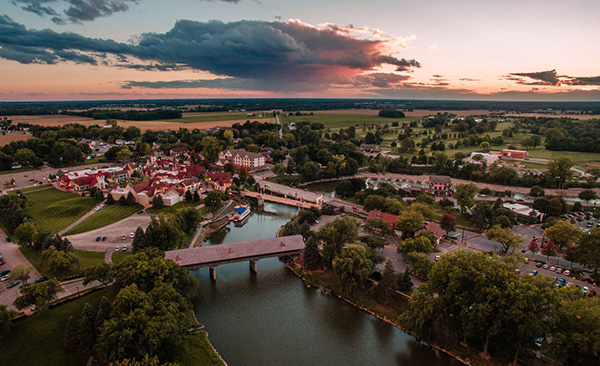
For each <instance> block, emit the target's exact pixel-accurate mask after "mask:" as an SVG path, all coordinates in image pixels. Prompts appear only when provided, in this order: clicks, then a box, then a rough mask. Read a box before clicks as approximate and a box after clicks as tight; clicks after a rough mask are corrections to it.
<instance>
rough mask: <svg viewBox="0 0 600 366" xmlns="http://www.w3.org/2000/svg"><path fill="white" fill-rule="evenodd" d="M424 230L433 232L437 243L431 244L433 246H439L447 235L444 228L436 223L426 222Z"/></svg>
mask: <svg viewBox="0 0 600 366" xmlns="http://www.w3.org/2000/svg"><path fill="white" fill-rule="evenodd" d="M423 230H431V231H432V232H433V235H434V236H435V242H434V243H431V244H433V246H438V245H439V244H440V242H441V241H442V239H443V238H444V235H445V234H446V233H445V232H444V230H442V228H441V227H440V226H439V225H438V224H436V223H435V222H429V221H428V222H425V225H423Z"/></svg>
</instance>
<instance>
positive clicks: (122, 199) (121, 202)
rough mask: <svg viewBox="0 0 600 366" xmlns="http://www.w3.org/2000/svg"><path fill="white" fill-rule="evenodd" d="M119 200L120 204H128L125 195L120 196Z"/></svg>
mask: <svg viewBox="0 0 600 366" xmlns="http://www.w3.org/2000/svg"><path fill="white" fill-rule="evenodd" d="M117 202H118V203H119V206H127V199H126V198H125V196H121V197H119V200H118V201H117Z"/></svg>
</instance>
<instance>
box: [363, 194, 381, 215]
mask: <svg viewBox="0 0 600 366" xmlns="http://www.w3.org/2000/svg"><path fill="white" fill-rule="evenodd" d="M363 207H364V210H365V211H367V212H368V211H371V210H384V209H385V198H383V197H382V196H380V195H378V194H371V195H369V196H367V198H365V200H364V202H363Z"/></svg>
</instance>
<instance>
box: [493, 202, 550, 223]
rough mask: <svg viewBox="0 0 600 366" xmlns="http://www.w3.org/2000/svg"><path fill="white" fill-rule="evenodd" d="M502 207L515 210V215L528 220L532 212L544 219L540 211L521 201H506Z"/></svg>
mask: <svg viewBox="0 0 600 366" xmlns="http://www.w3.org/2000/svg"><path fill="white" fill-rule="evenodd" d="M502 207H504V208H506V209H509V210H511V211H512V212H514V213H515V215H516V216H517V219H521V220H528V219H529V217H530V215H531V214H532V212H533V214H534V215H535V217H536V218H539V219H542V215H541V214H540V213H539V212H538V211H536V210H534V209H533V208H531V207H529V206H526V205H522V204H520V203H509V202H505V203H503V204H502Z"/></svg>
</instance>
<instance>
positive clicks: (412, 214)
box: [396, 210, 424, 238]
mask: <svg viewBox="0 0 600 366" xmlns="http://www.w3.org/2000/svg"><path fill="white" fill-rule="evenodd" d="M423 220H424V218H423V215H421V214H420V213H418V212H416V211H413V210H406V211H404V213H403V214H402V215H401V216H400V217H399V218H398V219H397V220H396V227H397V228H398V229H400V230H402V236H403V237H405V238H406V237H411V236H412V235H413V234H414V232H415V231H417V230H418V229H419V228H421V226H423Z"/></svg>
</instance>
